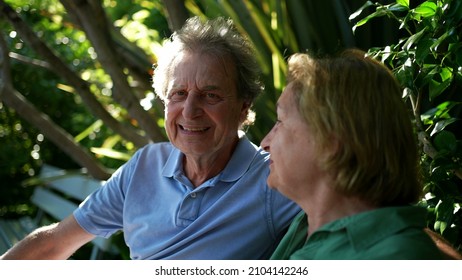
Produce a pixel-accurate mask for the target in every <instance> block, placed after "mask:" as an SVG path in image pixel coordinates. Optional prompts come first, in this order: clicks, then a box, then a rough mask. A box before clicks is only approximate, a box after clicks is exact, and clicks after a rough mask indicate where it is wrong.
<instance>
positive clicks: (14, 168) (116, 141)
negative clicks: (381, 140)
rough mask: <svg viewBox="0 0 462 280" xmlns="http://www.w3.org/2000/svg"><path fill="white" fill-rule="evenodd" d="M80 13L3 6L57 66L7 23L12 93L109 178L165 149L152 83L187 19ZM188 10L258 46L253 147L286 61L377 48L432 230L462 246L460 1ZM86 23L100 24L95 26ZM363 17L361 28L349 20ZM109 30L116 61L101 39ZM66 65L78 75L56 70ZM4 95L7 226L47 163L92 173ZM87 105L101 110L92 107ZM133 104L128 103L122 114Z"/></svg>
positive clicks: (0, 119) (118, 10) (24, 209)
mask: <svg viewBox="0 0 462 280" xmlns="http://www.w3.org/2000/svg"><path fill="white" fill-rule="evenodd" d="M79 2H81V4H82V5H81V6H79V7H76V6H74V3H75V1H69V0H60V1H58V0H40V1H39V0H0V4H1V5H2V6H3V7H5V6H11V7H12V8H13V10H14V13H15V14H16V15H17V16H18V17H19V18H20V20H21V21H22V22H23V23H25V25H26V26H28V27H29V28H30V29H31V30H32V31H33V34H35V36H36V37H37V38H38V39H39V40H41V42H43V43H45V44H46V46H47V48H48V49H49V50H51V51H52V53H53V54H54V55H55V56H56V57H57V60H53V59H52V57H51V56H50V55H49V54H48V55H47V54H46V53H44V52H43V50H42V49H40V48H39V47H38V45H37V44H34V43H32V42H30V38H27V36H26V33H25V31H24V30H22V29H19V28H18V27H17V26H14V25H13V24H12V20H11V18H10V19H7V18H6V14H5V15H4V14H2V13H1V12H0V27H1V28H0V36H2V37H3V38H4V39H5V41H6V44H7V46H8V50H9V61H10V64H11V65H10V68H11V76H12V84H13V86H14V89H15V90H17V91H18V92H19V93H21V94H22V95H23V96H24V97H25V99H26V100H28V101H29V102H30V103H32V104H33V105H35V106H36V107H37V108H39V110H40V111H41V112H44V113H46V114H47V115H48V116H49V118H50V119H51V120H52V121H53V122H54V124H55V126H57V127H59V128H62V129H63V130H64V131H65V132H66V133H68V135H69V136H70V138H71V139H72V141H73V144H76V145H77V146H78V150H79V151H80V150H81V151H88V152H89V153H91V156H92V157H93V159H94V161H97V162H98V163H101V164H102V165H103V166H104V167H106V168H108V169H109V172H108V173H110V172H111V171H112V170H114V169H115V168H117V167H118V166H120V165H121V164H122V163H124V162H125V161H126V160H127V159H128V158H129V157H130V156H131V155H132V154H133V152H134V151H136V149H137V148H138V147H139V146H141V145H143V143H146V142H147V141H160V140H162V139H164V140H165V139H166V138H165V134H162V132H163V121H164V120H163V118H164V116H163V107H162V104H161V103H160V102H159V100H157V99H155V98H154V93H153V92H152V88H151V86H150V82H151V81H150V75H151V74H152V65H153V64H155V62H156V53H157V49H158V48H159V46H160V44H161V43H162V41H163V40H164V38H167V37H168V36H170V34H171V33H172V27H171V22H170V21H171V19H172V18H174V17H178V15H176V14H175V13H174V12H173V10H167V8H166V7H167V5H166V3H167V1H161V0H154V1H144V0H131V1H120V0H119V1H117V0H104V1H79ZM168 2H169V3H173V2H174V1H168ZM175 2H176V3H177V4H178V3H180V2H181V1H175ZM380 2H387V3H390V1H380ZM5 3H6V4H5ZM95 3H96V4H95ZM183 3H184V6H183V7H178V8H183V9H186V13H187V14H189V15H191V16H192V15H197V16H200V17H203V18H214V17H217V16H225V17H230V18H232V19H233V20H234V22H235V23H236V24H237V26H238V28H239V30H240V31H241V32H242V33H243V34H245V35H246V36H248V37H249V38H250V39H251V40H252V42H253V43H254V45H255V47H256V49H257V51H258V57H257V58H258V60H259V63H260V66H261V70H262V74H263V82H264V84H265V86H266V89H265V93H264V94H263V95H262V96H261V97H260V98H259V99H258V100H257V101H256V104H255V111H256V112H257V119H256V122H255V125H253V126H252V127H250V128H249V129H248V131H247V135H248V136H249V138H250V139H251V140H253V141H254V142H255V143H259V142H260V140H261V139H262V138H263V136H264V135H265V134H266V133H267V132H268V131H269V129H270V128H271V126H272V125H273V123H274V121H275V118H276V116H275V103H276V100H277V98H278V95H279V93H280V92H281V91H282V89H283V88H284V86H285V74H286V68H285V67H286V66H285V59H286V58H287V57H288V56H289V55H291V54H293V53H295V52H303V51H307V50H308V51H310V52H314V53H319V54H328V53H335V52H336V51H338V50H341V49H343V48H345V47H359V48H361V49H364V50H368V49H369V48H371V47H372V46H374V48H371V49H370V54H371V55H374V56H377V57H378V58H380V59H381V60H383V61H384V62H385V63H386V64H388V65H389V66H390V68H392V69H394V72H395V74H396V76H397V77H398V79H399V80H400V82H401V83H402V84H403V85H404V86H405V87H406V91H405V93H406V95H405V98H406V99H407V100H408V101H409V104H410V109H411V110H412V112H413V114H414V121H415V124H416V133H418V135H419V136H420V137H419V140H420V144H421V145H422V148H423V152H422V159H421V164H422V167H423V170H424V179H425V183H426V189H425V191H426V193H427V195H426V198H425V200H423V201H422V204H424V205H425V206H426V207H427V208H428V209H429V213H430V215H429V218H428V221H429V225H430V226H431V227H433V228H434V229H435V230H436V231H438V232H440V233H442V234H443V235H444V236H445V237H447V238H448V239H449V240H450V241H451V242H452V243H453V244H456V245H457V246H460V244H461V237H460V235H461V224H462V221H461V218H460V216H461V215H460V214H461V210H460V203H461V202H460V200H461V183H460V169H461V149H462V148H461V142H460V141H461V140H460V139H461V135H460V134H461V132H460V130H457V129H456V127H457V125H458V123H459V122H460V121H459V118H460V114H461V106H460V102H461V96H460V94H459V95H458V93H459V91H460V82H461V65H462V51H461V43H460V36H461V34H462V32H461V17H462V4H461V3H460V1H456V0H452V1H451V0H445V1H443V0H432V1H430V0H429V1H420V2H419V3H420V4H417V5H414V6H411V3H410V2H409V1H408V0H398V1H394V2H393V3H392V4H380V3H372V2H370V1H368V2H367V3H366V4H364V0H343V1H338V0H326V1H314V0H311V1H298V0H284V1H279V0H264V1H260V0H248V1H234V0H223V1H216V0H185V1H183ZM82 7H85V8H88V10H87V13H81V11H82V10H81V9H82ZM99 8H101V10H99ZM354 11H356V12H354ZM88 12H91V13H94V15H97V16H93V17H88V15H87V14H88ZM364 14H365V16H364V17H363V18H362V19H360V20H358V21H357V22H356V24H353V23H352V22H350V21H349V18H350V19H351V20H356V19H358V18H359V16H361V15H364ZM350 15H351V16H350ZM372 22H373V24H371V23H372ZM104 23H106V24H107V25H104ZM352 28H353V29H352ZM101 30H105V32H104V33H103V34H101V33H99V34H100V35H101V36H104V40H102V41H103V42H106V43H107V44H108V45H109V46H110V50H108V49H104V47H101V41H98V39H100V38H98V36H92V32H93V31H95V32H98V31H99V32H101ZM353 31H354V33H353ZM376 46H386V47H376ZM108 58H110V59H108ZM50 61H53V62H50ZM111 62H116V63H114V64H110V63H111ZM60 63H62V64H63V67H67V68H68V69H69V70H70V71H69V72H67V71H64V70H63V68H59V69H60V70H58V71H57V70H56V69H57V68H56V65H57V64H60ZM121 82H122V83H121ZM124 82H126V84H125V83H124ZM121 92H122V93H123V94H120V93H121ZM2 94H4V92H2V83H1V81H0V150H1V153H0V164H1V166H2V168H1V171H0V180H1V181H2V183H1V187H0V193H1V195H0V216H3V217H8V216H9V217H15V216H18V215H31V214H33V212H34V209H33V208H31V206H30V205H29V204H28V199H29V196H30V193H31V189H30V188H28V187H26V186H23V185H22V184H21V182H22V181H23V180H24V179H26V178H29V177H32V176H34V175H36V173H37V172H38V170H39V168H40V166H41V164H42V162H47V163H49V164H52V165H56V166H59V167H61V168H66V169H76V168H80V167H86V168H87V170H90V169H91V168H89V167H88V166H87V165H86V164H83V163H82V162H78V161H77V160H76V159H75V157H72V156H75V155H72V154H70V153H69V152H64V150H63V147H59V146H58V145H57V143H55V142H53V141H51V137H49V136H47V134H45V133H44V132H43V130H42V129H40V128H38V127H36V126H34V125H32V124H30V123H29V122H28V121H26V120H25V118H24V116H23V115H20V114H19V113H18V111H17V110H15V109H13V108H12V107H10V106H8V105H7V104H6V103H5V102H4V100H3V99H4V98H3V97H4V96H2ZM89 97H90V99H94V100H95V101H96V102H97V103H98V104H100V106H101V108H96V109H95V107H94V106H90V105H89V104H90V103H89ZM125 97H127V98H130V102H125V103H124V98H125ZM130 104H135V105H136V106H128V105H130ZM130 107H140V108H138V109H137V110H133V109H131V108H130ZM102 111H104V112H102ZM141 111H142V112H141ZM146 119H148V120H146ZM152 128H154V129H152ZM153 139H155V140H153ZM58 144H59V143H58ZM458 174H459V175H458ZM122 241H123V240H121V242H120V243H121V244H123V242H122ZM124 257H125V258H126V257H127V256H124Z"/></svg>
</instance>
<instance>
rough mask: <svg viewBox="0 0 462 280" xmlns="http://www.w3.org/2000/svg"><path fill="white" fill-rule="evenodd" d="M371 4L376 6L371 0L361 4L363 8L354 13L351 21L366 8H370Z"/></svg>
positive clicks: (350, 18)
mask: <svg viewBox="0 0 462 280" xmlns="http://www.w3.org/2000/svg"><path fill="white" fill-rule="evenodd" d="M370 6H375V4H374V3H372V2H371V1H367V2H366V3H365V4H364V5H362V6H361V8H359V9H358V10H356V12H354V13H352V14H351V15H350V17H349V18H348V19H349V20H350V21H351V20H353V19H355V18H357V17H358V16H359V15H360V14H361V13H362V12H363V11H364V10H365V9H367V8H369V7H370Z"/></svg>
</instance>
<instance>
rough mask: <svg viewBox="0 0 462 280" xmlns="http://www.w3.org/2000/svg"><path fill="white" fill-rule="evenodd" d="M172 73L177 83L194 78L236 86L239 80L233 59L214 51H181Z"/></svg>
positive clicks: (176, 58) (199, 80) (173, 64)
mask: <svg viewBox="0 0 462 280" xmlns="http://www.w3.org/2000/svg"><path fill="white" fill-rule="evenodd" d="M170 74H171V77H172V80H171V82H175V83H177V82H180V81H181V82H186V81H191V80H194V81H196V82H201V83H217V84H222V85H223V86H226V87H234V88H236V82H237V79H236V76H237V75H236V67H235V65H234V62H233V60H232V59H231V58H230V57H229V56H218V55H214V54H213V53H212V54H209V53H203V52H199V53H194V52H181V53H179V54H178V55H177V56H176V57H175V59H174V60H173V62H172V65H171V69H170Z"/></svg>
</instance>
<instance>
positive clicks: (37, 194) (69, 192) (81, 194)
mask: <svg viewBox="0 0 462 280" xmlns="http://www.w3.org/2000/svg"><path fill="white" fill-rule="evenodd" d="M39 177H40V179H41V180H43V183H42V184H41V185H42V186H38V187H36V188H35V191H34V193H33V195H32V198H31V201H32V202H33V203H34V204H35V205H37V206H38V207H39V209H41V210H43V211H44V212H46V213H47V214H48V215H50V216H51V217H53V218H54V219H56V220H62V219H64V218H66V217H67V216H69V215H70V214H72V212H73V211H74V210H75V209H76V208H77V207H78V204H79V203H80V202H82V201H83V200H84V199H85V198H86V197H87V196H88V195H89V194H91V193H92V192H94V191H95V190H97V189H98V188H100V187H101V186H102V184H103V183H104V182H103V181H99V180H95V179H93V178H90V177H88V176H86V175H84V174H81V173H77V172H76V173H69V172H68V171H64V170H62V169H59V168H56V167H53V166H50V165H44V166H43V167H42V170H41V172H40V175H39ZM92 242H93V244H94V245H95V247H97V249H101V250H103V251H108V252H111V253H116V252H117V249H116V248H115V246H114V245H113V244H112V243H111V240H109V239H105V238H101V237H97V238H95V239H94V240H93V241H92ZM94 251H95V252H94V253H93V254H96V253H97V252H96V250H94Z"/></svg>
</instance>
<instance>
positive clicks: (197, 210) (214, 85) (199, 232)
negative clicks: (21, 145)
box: [2, 18, 299, 259]
mask: <svg viewBox="0 0 462 280" xmlns="http://www.w3.org/2000/svg"><path fill="white" fill-rule="evenodd" d="M164 50H165V53H163V54H161V55H160V56H159V61H158V66H157V68H156V69H155V74H154V77H153V80H154V88H155V91H156V94H157V95H158V96H159V97H160V98H161V99H162V100H163V101H164V103H165V108H166V109H165V128H166V131H167V135H168V137H169V140H170V142H166V143H155V144H150V145H147V146H146V147H144V148H142V149H140V150H139V151H138V152H137V153H136V154H135V155H134V156H133V158H132V159H131V160H130V161H128V162H127V163H126V164H125V165H124V166H122V167H121V168H120V169H119V170H117V171H116V172H115V173H114V175H113V176H112V177H111V178H110V179H109V180H108V182H107V183H106V185H105V186H104V187H102V188H100V189H99V190H98V191H96V192H95V193H93V194H92V195H90V196H89V197H88V198H87V199H86V200H85V201H84V202H83V203H82V205H80V207H79V208H78V209H77V210H75V212H74V213H73V214H72V215H71V216H69V217H68V218H66V219H65V220H63V221H61V222H59V223H56V224H53V225H51V226H47V227H44V228H41V229H38V230H36V231H35V232H33V233H31V234H30V235H29V236H27V237H26V238H25V239H24V240H22V241H21V242H19V243H18V244H16V246H14V247H13V248H12V249H10V250H9V251H8V252H7V253H6V254H5V255H3V256H2V258H3V259H20V258H24V259H66V258H68V257H70V256H71V255H72V254H73V253H74V252H75V251H76V250H77V249H78V248H80V247H81V246H83V245H84V244H85V243H87V242H89V241H91V240H92V239H93V238H95V236H103V237H109V236H111V235H112V234H114V233H116V232H118V231H123V232H124V237H125V241H126V243H127V245H128V247H129V248H130V256H131V258H132V259H262V258H268V257H269V256H270V255H271V253H272V251H273V249H274V248H275V246H276V245H277V243H278V242H279V240H280V237H281V236H282V234H283V233H284V231H285V229H286V228H287V226H288V225H289V223H290V222H291V221H292V218H293V217H294V216H295V215H296V213H298V212H299V208H298V206H296V204H294V203H292V202H290V201H289V200H288V199H286V198H285V197H283V196H281V195H280V194H279V193H278V192H277V191H275V190H272V189H269V188H268V187H267V185H266V177H267V175H268V172H269V170H268V163H267V160H268V158H267V154H266V153H265V152H264V151H263V150H261V149H259V148H258V147H257V146H256V145H254V144H252V143H251V142H250V141H249V140H248V139H247V138H246V136H245V135H244V134H243V133H240V128H241V127H242V126H243V125H245V124H248V123H249V122H250V121H251V120H250V119H249V116H251V115H252V112H251V110H250V108H251V106H252V103H253V101H254V99H255V97H256V96H257V95H258V94H259V93H260V91H261V88H262V87H261V85H260V83H259V79H258V67H257V64H256V62H255V55H254V52H253V49H252V47H251V45H250V44H249V42H247V41H246V40H245V39H244V38H243V37H242V36H240V35H239V34H238V32H237V31H236V30H235V29H234V27H233V25H232V22H231V21H229V20H224V19H222V18H219V19H216V20H211V21H208V22H205V23H202V22H201V21H200V20H199V19H198V18H192V19H190V20H188V21H187V22H186V24H185V26H184V27H183V28H182V29H181V30H179V31H178V32H176V33H175V34H174V35H173V36H172V38H171V40H169V41H167V42H166V44H165V46H164Z"/></svg>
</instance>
